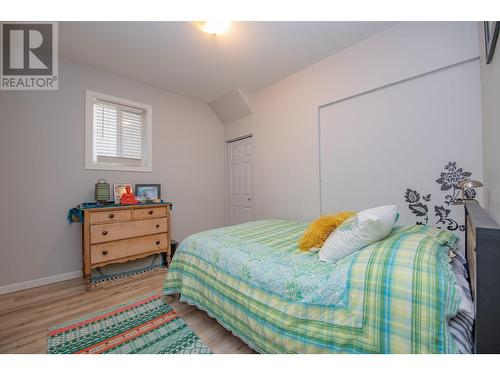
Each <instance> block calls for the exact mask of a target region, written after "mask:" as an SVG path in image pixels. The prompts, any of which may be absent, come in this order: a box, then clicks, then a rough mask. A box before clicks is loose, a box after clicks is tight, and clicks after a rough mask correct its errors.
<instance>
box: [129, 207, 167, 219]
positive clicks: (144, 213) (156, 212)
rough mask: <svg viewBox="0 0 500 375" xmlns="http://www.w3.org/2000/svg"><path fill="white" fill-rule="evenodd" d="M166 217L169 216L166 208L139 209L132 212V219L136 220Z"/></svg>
mask: <svg viewBox="0 0 500 375" xmlns="http://www.w3.org/2000/svg"><path fill="white" fill-rule="evenodd" d="M165 216H167V208H166V207H151V208H139V209H136V210H133V211H132V219H134V220H139V219H151V218H153V217H165Z"/></svg>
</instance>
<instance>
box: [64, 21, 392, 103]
mask: <svg viewBox="0 0 500 375" xmlns="http://www.w3.org/2000/svg"><path fill="white" fill-rule="evenodd" d="M393 25H394V22H234V23H233V24H232V26H231V29H230V30H229V31H228V32H227V33H226V34H223V35H219V36H216V37H211V36H209V35H207V34H204V33H202V32H201V31H200V30H198V29H197V28H196V27H195V26H194V25H193V24H192V23H191V22H61V23H60V24H59V39H60V50H59V54H60V56H61V57H62V58H66V59H69V60H72V61H75V62H78V63H81V64H85V65H89V66H92V67H95V68H98V69H101V70H104V71H108V72H111V73H114V74H118V75H121V76H123V77H127V78H130V79H133V80H136V81H139V82H143V83H146V84H149V85H152V86H155V87H159V88H161V89H165V90H168V91H171V92H174V93H177V94H181V95H184V96H187V97H191V98H195V99H200V100H202V101H205V102H207V103H208V102H211V101H213V100H214V99H216V98H218V97H220V96H221V95H224V94H226V93H228V92H230V91H231V90H234V89H236V88H239V89H242V90H245V91H247V92H250V93H253V92H256V91H258V90H260V89H262V88H264V87H266V86H268V85H270V84H271V83H274V82H276V81H279V80H280V79H282V78H285V77H287V76H289V75H290V74H293V73H295V72H297V71H299V70H301V69H303V68H305V67H306V66H309V65H311V64H314V63H315V62H317V61H319V60H321V59H323V58H325V57H328V56H330V55H332V54H334V53H336V52H338V51H340V50H342V49H344V48H346V47H349V46H351V45H353V44H355V43H357V42H359V41H361V40H363V39H365V38H367V37H369V36H370V35H373V34H375V33H377V32H380V31H382V30H385V29H387V28H389V27H391V26H393Z"/></svg>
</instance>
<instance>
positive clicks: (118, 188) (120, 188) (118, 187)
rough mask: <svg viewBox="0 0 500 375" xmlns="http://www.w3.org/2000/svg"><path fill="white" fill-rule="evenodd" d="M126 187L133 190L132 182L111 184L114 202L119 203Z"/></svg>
mask: <svg viewBox="0 0 500 375" xmlns="http://www.w3.org/2000/svg"><path fill="white" fill-rule="evenodd" d="M127 187H129V188H130V192H133V191H134V188H133V187H132V184H113V196H114V197H115V203H120V199H121V197H122V194H123V193H126V192H127Z"/></svg>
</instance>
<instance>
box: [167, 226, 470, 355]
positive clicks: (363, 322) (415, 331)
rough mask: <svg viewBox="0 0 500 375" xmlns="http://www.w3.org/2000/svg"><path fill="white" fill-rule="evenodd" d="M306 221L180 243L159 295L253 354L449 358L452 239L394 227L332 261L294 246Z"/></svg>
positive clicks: (455, 297)
mask: <svg viewBox="0 0 500 375" xmlns="http://www.w3.org/2000/svg"><path fill="white" fill-rule="evenodd" d="M306 227H307V224H303V223H297V222H292V221H285V220H263V221H256V222H250V223H246V224H241V225H236V226H230V227H225V228H220V229H214V230H209V231H205V232H201V233H197V234H194V235H192V236H190V237H188V238H186V239H185V240H184V241H182V242H181V244H180V245H179V248H178V250H177V252H176V254H175V256H174V259H173V261H172V263H171V265H170V267H169V269H168V273H167V276H166V279H165V282H164V287H163V294H164V295H169V294H173V293H181V300H183V301H186V302H187V303H190V304H194V305H196V306H197V307H199V308H200V309H202V310H205V311H206V312H207V313H208V314H209V315H210V316H212V317H214V318H216V319H217V320H218V321H219V323H221V324H222V325H223V326H224V327H226V328H227V329H229V330H230V331H232V332H233V333H234V334H235V335H236V336H238V337H240V338H241V339H242V340H243V341H245V342H246V343H247V344H248V345H249V346H251V347H252V348H254V349H255V350H257V351H258V352H261V353H456V351H457V349H456V346H455V343H454V340H453V338H452V336H451V334H450V332H449V329H448V324H447V320H448V319H449V318H451V317H452V316H454V315H455V314H456V312H457V309H458V305H459V302H460V294H459V292H458V290H457V286H456V279H455V276H454V275H453V273H452V271H451V268H450V266H449V263H448V254H447V253H448V250H449V248H451V247H453V246H454V245H455V242H456V237H455V236H454V235H452V234H450V233H449V232H446V231H442V230H439V229H437V228H433V227H429V226H424V225H413V226H404V227H396V228H394V229H393V231H392V232H391V234H390V235H389V236H388V237H387V238H386V239H384V240H383V241H380V242H376V243H374V244H372V245H370V246H367V247H365V248H364V249H362V250H361V251H359V252H357V253H355V254H353V255H351V256H349V257H346V258H344V259H342V260H341V261H339V262H336V263H333V262H319V260H318V254H317V253H312V252H306V253H304V252H300V251H299V249H298V246H297V242H298V240H299V238H300V237H301V236H302V234H303V232H304V230H305V229H306Z"/></svg>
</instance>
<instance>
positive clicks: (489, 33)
mask: <svg viewBox="0 0 500 375" xmlns="http://www.w3.org/2000/svg"><path fill="white" fill-rule="evenodd" d="M483 26H484V44H485V52H486V64H489V63H490V62H491V60H492V59H493V54H494V53H495V46H496V44H497V39H498V32H499V31H500V21H485V22H484V24H483Z"/></svg>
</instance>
